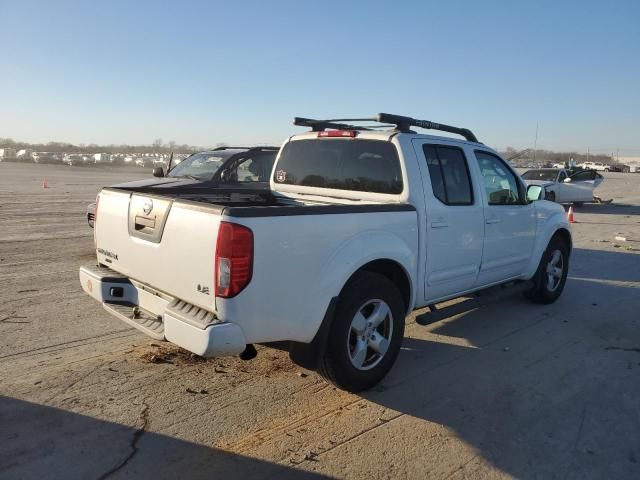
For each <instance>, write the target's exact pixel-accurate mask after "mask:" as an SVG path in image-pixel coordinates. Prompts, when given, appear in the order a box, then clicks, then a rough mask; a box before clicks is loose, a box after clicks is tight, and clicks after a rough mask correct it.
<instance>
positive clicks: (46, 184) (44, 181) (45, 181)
mask: <svg viewBox="0 0 640 480" xmlns="http://www.w3.org/2000/svg"><path fill="white" fill-rule="evenodd" d="M42 188H49V182H48V181H47V179H46V178H45V179H44V180H43V181H42Z"/></svg>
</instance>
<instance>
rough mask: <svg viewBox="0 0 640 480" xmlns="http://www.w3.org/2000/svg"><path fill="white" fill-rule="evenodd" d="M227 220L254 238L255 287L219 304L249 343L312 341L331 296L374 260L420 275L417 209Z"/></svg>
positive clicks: (224, 316)
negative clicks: (251, 234) (391, 261)
mask: <svg viewBox="0 0 640 480" xmlns="http://www.w3.org/2000/svg"><path fill="white" fill-rule="evenodd" d="M224 220H227V221H232V222H236V223H240V224H242V225H245V226H247V227H249V228H251V229H252V231H253V234H254V267H253V277H252V280H251V283H250V284H249V285H248V286H247V287H246V288H245V290H243V291H242V292H241V293H240V294H239V295H238V296H236V297H235V298H231V299H217V305H216V307H217V313H218V316H219V318H221V319H222V320H228V321H233V322H235V323H237V324H239V325H240V326H241V328H242V330H243V332H244V334H245V336H246V338H247V341H248V342H269V341H280V340H295V341H300V342H309V341H311V340H312V339H313V337H314V335H315V333H316V332H317V330H318V328H319V326H320V323H321V322H322V319H323V317H324V315H325V312H326V310H327V307H328V305H329V302H330V301H331V299H332V298H333V297H335V296H337V295H339V294H340V291H341V290H342V287H343V286H344V284H345V283H346V282H347V280H348V279H349V278H350V277H351V275H352V274H353V273H354V272H355V271H356V270H358V269H359V268H360V267H362V266H363V265H365V264H366V263H368V262H370V261H372V260H377V259H390V260H394V261H396V262H397V263H399V264H400V265H401V266H402V267H403V268H404V269H405V271H406V272H407V273H408V274H409V276H410V278H411V281H412V282H414V279H415V278H416V270H417V258H418V257H417V251H418V232H417V213H416V212H415V211H408V212H373V213H345V214H330V215H296V216H282V217H265V218H232V217H229V218H225V219H224ZM413 290H414V291H415V285H414V288H413Z"/></svg>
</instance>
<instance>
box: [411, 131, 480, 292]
mask: <svg viewBox="0 0 640 480" xmlns="http://www.w3.org/2000/svg"><path fill="white" fill-rule="evenodd" d="M413 145H414V149H415V152H416V155H417V157H418V159H419V161H420V162H421V165H420V167H421V170H422V171H423V172H424V177H425V178H427V179H428V180H427V181H425V188H424V196H425V205H426V212H425V215H426V218H427V222H426V230H427V231H426V232H425V233H426V239H427V255H426V270H425V272H426V275H425V298H426V299H427V301H432V300H436V299H438V298H442V297H446V296H450V295H453V294H456V293H459V292H463V291H465V290H469V289H471V288H472V287H473V286H474V284H475V282H476V277H477V275H478V270H479V268H480V260H481V258H482V241H483V230H484V221H483V207H482V197H481V196H479V195H478V192H474V189H473V182H472V181H471V175H470V172H469V164H468V159H467V157H466V155H465V152H464V150H462V149H461V148H460V147H458V146H455V145H447V144H436V143H433V142H429V141H425V140H420V139H416V140H414V141H413ZM425 167H426V168H425Z"/></svg>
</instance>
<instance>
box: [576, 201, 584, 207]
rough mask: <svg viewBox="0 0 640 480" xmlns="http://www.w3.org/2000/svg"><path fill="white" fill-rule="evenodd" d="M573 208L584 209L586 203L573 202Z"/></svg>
mask: <svg viewBox="0 0 640 480" xmlns="http://www.w3.org/2000/svg"><path fill="white" fill-rule="evenodd" d="M573 206H574V207H576V208H582V207H584V202H573Z"/></svg>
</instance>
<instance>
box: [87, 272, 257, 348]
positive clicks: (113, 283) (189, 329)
mask: <svg viewBox="0 0 640 480" xmlns="http://www.w3.org/2000/svg"><path fill="white" fill-rule="evenodd" d="M79 277H80V284H81V285H82V289H83V290H84V291H85V293H87V294H88V295H90V296H91V297H93V298H95V299H96V300H98V301H99V302H101V303H102V305H103V307H104V308H105V309H106V310H107V311H108V312H109V313H111V314H112V315H114V316H115V317H117V318H119V319H120V320H122V321H123V322H125V323H128V324H129V325H131V326H132V327H135V328H137V329H138V330H140V331H142V332H144V333H146V334H147V335H149V336H150V337H153V338H156V339H158V340H168V341H169V342H172V343H174V344H176V345H178V346H180V347H182V348H184V349H186V350H189V351H190V352H193V353H195V354H197V355H200V356H203V357H224V356H229V355H237V354H239V353H241V352H242V351H243V350H244V349H245V348H246V341H245V337H244V334H243V332H242V329H241V328H240V327H239V326H238V325H236V324H235V323H230V322H221V321H220V320H218V319H217V318H216V317H215V315H214V314H213V313H211V312H209V311H206V310H203V309H201V308H199V307H196V306H195V305H190V304H188V303H185V302H183V301H181V300H179V299H176V298H173V297H171V296H169V295H166V294H164V293H162V292H159V291H157V290H155V289H153V288H152V287H150V286H148V285H145V284H142V283H139V282H136V281H134V280H132V279H130V278H128V277H125V276H124V275H121V274H119V273H117V272H115V271H113V270H111V269H109V268H107V267H104V266H96V265H85V266H83V267H80V272H79Z"/></svg>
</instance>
